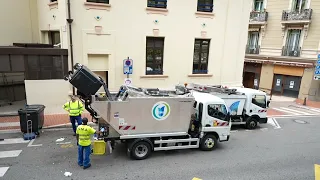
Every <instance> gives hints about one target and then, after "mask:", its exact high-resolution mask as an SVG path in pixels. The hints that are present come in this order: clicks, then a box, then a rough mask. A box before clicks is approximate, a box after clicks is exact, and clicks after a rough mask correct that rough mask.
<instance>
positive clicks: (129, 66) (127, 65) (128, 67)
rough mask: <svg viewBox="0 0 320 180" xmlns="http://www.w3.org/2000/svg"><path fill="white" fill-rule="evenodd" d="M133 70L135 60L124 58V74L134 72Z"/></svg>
mask: <svg viewBox="0 0 320 180" xmlns="http://www.w3.org/2000/svg"><path fill="white" fill-rule="evenodd" d="M132 71H133V60H132V59H124V60H123V74H132Z"/></svg>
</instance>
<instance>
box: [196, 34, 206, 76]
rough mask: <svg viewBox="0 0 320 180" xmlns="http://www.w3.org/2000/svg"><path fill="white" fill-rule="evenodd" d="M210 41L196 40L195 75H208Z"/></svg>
mask: <svg viewBox="0 0 320 180" xmlns="http://www.w3.org/2000/svg"><path fill="white" fill-rule="evenodd" d="M209 48H210V40H209V39H196V40H195V43H194V53H193V69H192V73H193V74H207V73H208V60H209Z"/></svg>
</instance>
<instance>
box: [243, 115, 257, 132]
mask: <svg viewBox="0 0 320 180" xmlns="http://www.w3.org/2000/svg"><path fill="white" fill-rule="evenodd" d="M257 126H258V122H257V120H256V119H255V118H252V117H250V118H248V119H247V122H246V128H247V129H256V128H257Z"/></svg>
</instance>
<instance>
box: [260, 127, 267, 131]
mask: <svg viewBox="0 0 320 180" xmlns="http://www.w3.org/2000/svg"><path fill="white" fill-rule="evenodd" d="M260 130H261V131H267V130H268V128H261V129H260Z"/></svg>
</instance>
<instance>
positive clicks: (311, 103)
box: [295, 99, 320, 108]
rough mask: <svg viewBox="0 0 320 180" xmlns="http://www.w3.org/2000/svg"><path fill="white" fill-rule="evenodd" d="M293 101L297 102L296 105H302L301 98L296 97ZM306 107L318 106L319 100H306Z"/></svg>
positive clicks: (319, 104)
mask: <svg viewBox="0 0 320 180" xmlns="http://www.w3.org/2000/svg"><path fill="white" fill-rule="evenodd" d="M295 102H296V103H297V104H298V105H303V99H296V100H295ZM306 104H307V105H306V106H307V107H313V108H320V102H316V101H309V100H307V103H306Z"/></svg>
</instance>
